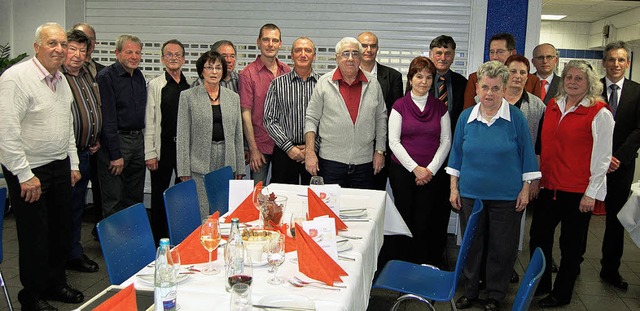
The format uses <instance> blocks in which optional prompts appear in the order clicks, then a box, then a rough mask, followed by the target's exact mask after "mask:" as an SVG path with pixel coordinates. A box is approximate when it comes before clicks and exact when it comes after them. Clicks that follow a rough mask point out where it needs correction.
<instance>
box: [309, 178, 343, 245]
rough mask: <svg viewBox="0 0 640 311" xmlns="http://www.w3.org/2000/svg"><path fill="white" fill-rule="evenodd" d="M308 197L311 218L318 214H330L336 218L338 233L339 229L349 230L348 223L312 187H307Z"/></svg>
mask: <svg viewBox="0 0 640 311" xmlns="http://www.w3.org/2000/svg"><path fill="white" fill-rule="evenodd" d="M307 197H308V198H307V199H308V201H309V219H314V218H316V217H318V216H324V215H329V217H331V218H333V219H335V220H336V234H338V230H347V225H346V224H345V223H344V222H342V220H341V219H340V217H338V216H337V215H336V214H335V213H334V212H333V211H332V210H331V209H330V208H329V207H328V206H327V204H325V203H324V202H323V201H322V199H320V197H318V195H317V194H316V193H315V192H313V190H311V188H308V189H307Z"/></svg>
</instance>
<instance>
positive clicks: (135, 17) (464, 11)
mask: <svg viewBox="0 0 640 311" xmlns="http://www.w3.org/2000/svg"><path fill="white" fill-rule="evenodd" d="M471 2H472V0H451V1H431V0H423V1H416V0H413V1H410V0H398V1H382V0H368V1H364V0H354V1H351V2H337V1H335V0H302V1H294V0H284V1H271V2H263V1H243V0H237V1H183V0H173V1H156V0H154V1H151V0H148V1H128V2H125V1H115V0H112V1H103V0H100V1H98V0H87V1H86V6H85V7H86V9H85V10H86V11H85V15H86V17H85V20H86V21H87V22H88V23H90V24H92V25H93V26H94V28H95V29H96V32H97V39H98V41H99V42H98V46H97V49H96V52H95V56H96V57H98V58H99V59H100V61H101V62H102V63H104V64H110V63H112V62H114V61H115V57H114V55H113V50H114V41H115V38H116V37H117V36H118V35H120V34H122V33H131V34H135V35H137V36H139V37H140V39H141V40H142V41H143V42H144V44H145V47H144V49H143V53H144V56H143V59H144V62H143V66H142V67H143V71H144V73H145V75H146V76H147V78H151V77H153V76H156V75H157V74H159V73H160V72H161V71H162V66H161V64H160V59H159V55H160V52H159V49H160V46H161V44H162V43H163V42H164V41H166V40H168V39H172V38H176V39H178V40H180V41H182V42H183V43H185V44H187V54H188V56H187V65H186V69H187V75H188V76H189V77H195V60H196V59H197V58H198V56H199V55H200V54H201V53H202V52H204V51H206V50H207V49H208V48H209V45H210V44H211V43H213V42H215V41H217V40H220V39H227V40H231V41H233V42H234V43H235V44H236V45H237V48H238V69H241V68H243V67H244V66H245V65H246V64H247V63H249V62H251V61H253V60H254V59H255V57H256V53H259V51H257V49H256V47H255V42H256V38H257V35H258V30H259V28H260V26H262V25H263V24H265V23H269V22H270V23H274V24H276V25H278V26H279V27H280V29H281V30H282V39H283V48H282V50H281V52H280V58H281V59H282V60H283V61H285V62H286V63H288V64H291V61H290V60H288V56H289V52H288V51H289V49H290V45H291V43H292V41H293V40H294V39H295V38H297V37H298V36H301V35H306V36H309V37H310V38H311V39H312V40H313V41H314V42H315V44H316V47H317V48H318V60H317V61H316V70H317V71H318V72H320V73H324V72H327V71H328V70H330V69H332V68H334V67H335V60H334V54H335V53H334V50H333V49H334V47H335V44H336V43H337V42H338V41H339V40H340V39H341V38H342V37H345V36H353V37H355V36H357V35H358V34H359V33H360V32H362V31H366V30H369V31H373V32H374V33H376V34H377V35H378V37H379V40H380V42H379V44H380V51H379V54H378V58H379V59H378V60H379V61H380V62H381V63H383V64H386V65H389V66H391V67H394V68H396V69H398V70H400V71H401V72H403V73H406V71H407V69H408V65H409V62H410V61H411V59H413V58H414V57H415V56H417V55H422V54H423V53H425V52H426V51H427V50H428V45H429V42H430V41H431V40H432V39H433V38H434V37H436V36H438V35H441V34H447V35H450V36H452V37H453V38H454V39H455V40H456V43H457V45H458V48H457V52H458V53H457V54H458V55H457V59H456V62H455V64H454V66H453V69H454V70H456V71H458V72H460V73H462V74H464V75H466V74H467V73H466V69H467V57H468V54H469V53H468V49H469V28H470V23H469V21H470V19H471V11H472V8H471Z"/></svg>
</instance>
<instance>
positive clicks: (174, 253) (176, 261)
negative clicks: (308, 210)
mask: <svg viewBox="0 0 640 311" xmlns="http://www.w3.org/2000/svg"><path fill="white" fill-rule="evenodd" d="M169 255H170V256H171V261H172V262H173V270H174V273H175V275H176V279H177V278H178V276H180V268H181V265H180V251H179V250H178V247H177V246H175V245H170V246H169Z"/></svg>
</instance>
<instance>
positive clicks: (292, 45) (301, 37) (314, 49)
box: [291, 36, 316, 54]
mask: <svg viewBox="0 0 640 311" xmlns="http://www.w3.org/2000/svg"><path fill="white" fill-rule="evenodd" d="M298 40H309V42H311V45H313V54H316V44H315V43H313V40H311V38H309V37H307V36H300V37H297V38H296V39H295V40H293V43H292V44H291V52H292V53H293V47H294V46H295V45H296V42H298Z"/></svg>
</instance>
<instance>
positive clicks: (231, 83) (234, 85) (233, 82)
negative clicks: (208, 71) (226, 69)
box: [191, 70, 239, 93]
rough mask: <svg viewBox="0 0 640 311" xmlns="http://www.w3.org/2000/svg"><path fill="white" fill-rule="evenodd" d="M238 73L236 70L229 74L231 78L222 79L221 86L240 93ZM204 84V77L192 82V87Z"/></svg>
mask: <svg viewBox="0 0 640 311" xmlns="http://www.w3.org/2000/svg"><path fill="white" fill-rule="evenodd" d="M238 78H239V76H238V73H237V72H236V71H235V70H234V71H232V72H231V73H230V74H229V80H225V79H222V80H220V86H222V87H226V88H228V89H230V90H232V91H234V92H236V93H238ZM200 84H202V79H196V80H195V81H193V83H192V84H191V87H196V86H198V85H200Z"/></svg>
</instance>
